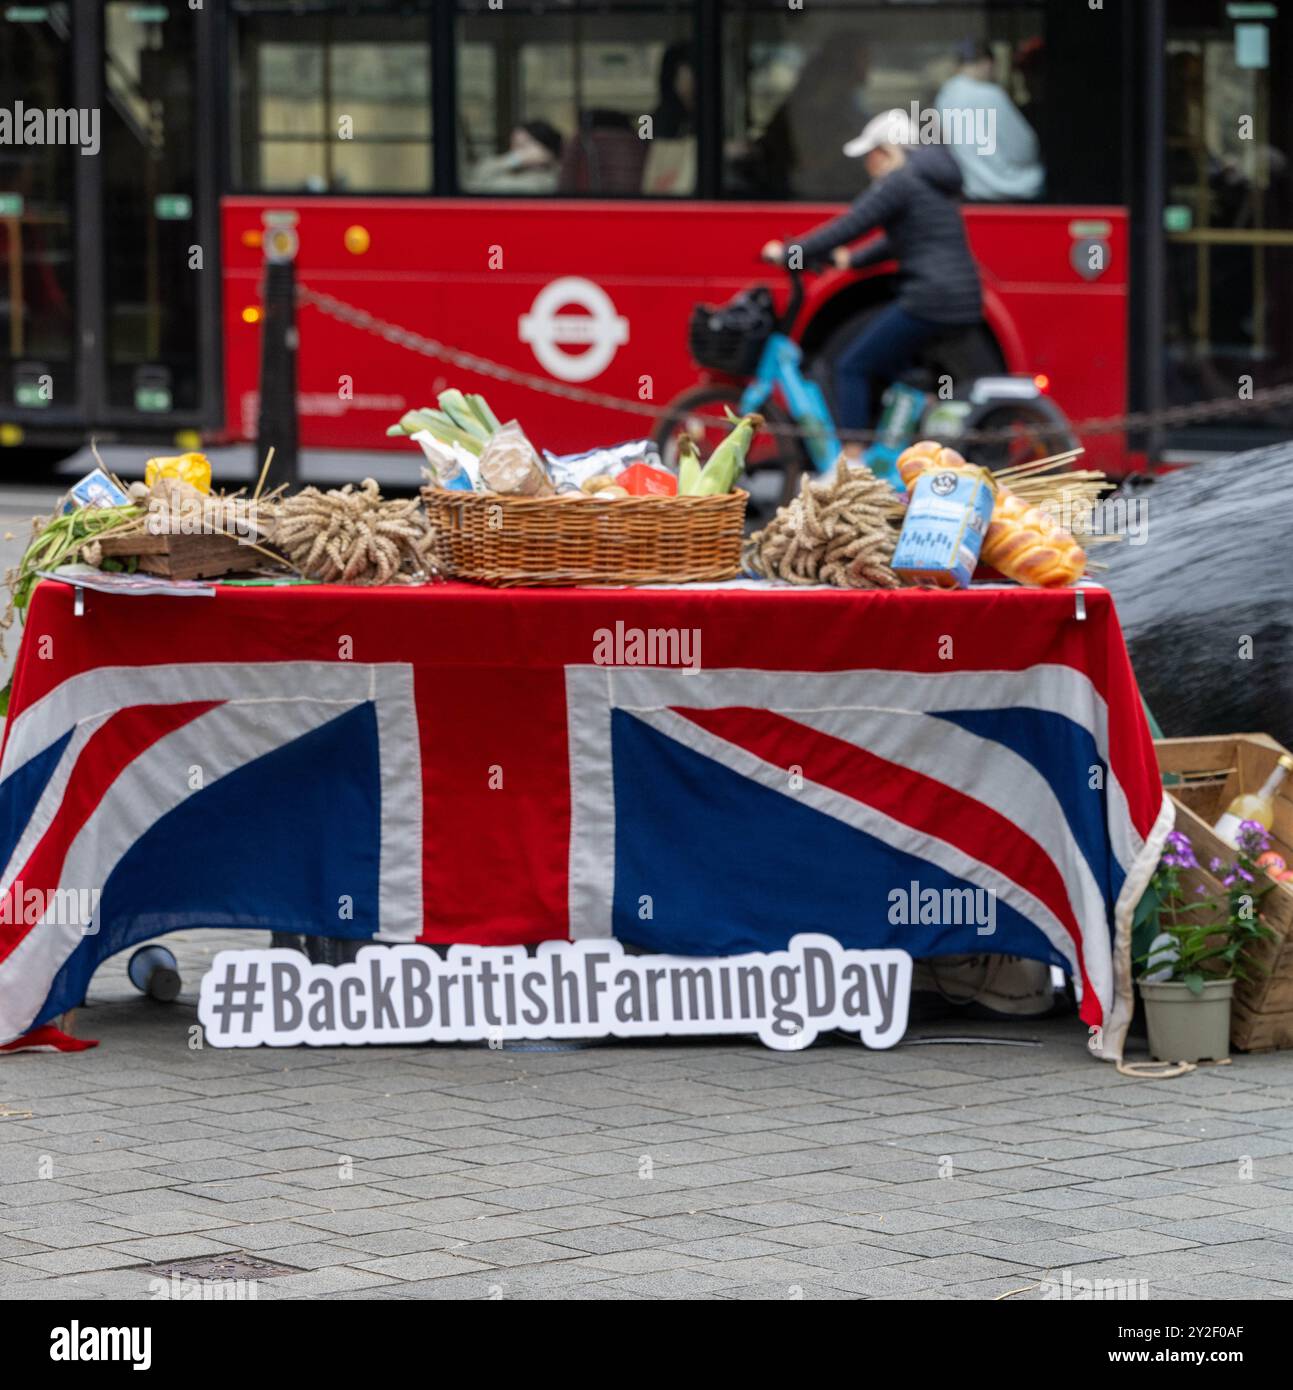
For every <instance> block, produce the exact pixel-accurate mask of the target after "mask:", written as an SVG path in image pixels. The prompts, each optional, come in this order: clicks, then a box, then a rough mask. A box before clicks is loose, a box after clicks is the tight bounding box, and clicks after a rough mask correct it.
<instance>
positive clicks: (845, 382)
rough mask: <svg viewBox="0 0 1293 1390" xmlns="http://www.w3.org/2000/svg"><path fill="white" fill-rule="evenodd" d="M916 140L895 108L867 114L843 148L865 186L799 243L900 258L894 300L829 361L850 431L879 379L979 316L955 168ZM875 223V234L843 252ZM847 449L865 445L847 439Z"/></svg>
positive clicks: (936, 148)
mask: <svg viewBox="0 0 1293 1390" xmlns="http://www.w3.org/2000/svg"><path fill="white" fill-rule="evenodd" d="M917 138H918V132H917V131H916V130H915V129H914V128H913V127H912V124H911V117H910V115H909V114H908V113H907V112H906V111H904V110H902V109H901V108H897V109H895V110H892V111H886V112H884V113H882V114H881V115H879V116H877V117H876V118H875V119H874V120H872V121H870V122H868V124H867V126H866V128H865V129H864V130H863V131H862V133H861V135H859V136H858V137H857V138H856V139H854V140H850V141H849V143H848V144H847V145H845V147H844V151H845V153H846V154H847V155H848V156H849V157H850V158H854V159H856V158H861V159H863V160H864V161H865V166H866V171H867V173H868V174H869V175H870V178H871V184H870V185H869V187H868V188H867V189H866V191H865V192H864V193H863V194H862V195H861V196H860V197H859V198H858V199H857V200H856V201H855V202H854V203H853V205H852V207H850V208H849V210H848V211H847V212H845V213H844V214H843V215H842V216H840V217H836V218H834V219H833V220H832V221H830V222H827V223H826V224H825V225H824V226H821V227H819V228H817V230H816V231H813V232H810V233H809V234H808V235H807V236H803V237H800V238H798V239H797V242H796V243H795V246H796V247H797V249H798V250H799V251H800V254H801V255H802V257H803V264H804V265H805V266H810V265H812V264H814V263H820V262H821V261H822V260H823V259H824V258H825V257H827V256H830V257H831V259H832V260H833V261H834V263H835V265H836V266H837V267H838V268H839V269H841V270H844V269H854V270H856V269H858V268H860V267H862V266H865V265H874V264H876V263H878V262H881V261H889V260H896V261H897V262H898V295H897V299H896V300H895V301H894V302H893V303H892V304H889V305H887V306H886V307H885V308H883V309H881V310H880V311H879V312H878V313H877V314H875V315H874V316H873V317H872V318H870V319H869V320H868V321H867V323H866V324H865V326H864V327H863V328H862V330H861V332H860V333H859V334H858V336H857V338H856V339H854V341H853V342H852V343H850V344H849V346H848V347H847V348H845V349H844V351H843V352H842V353H841V354H840V356H839V357H838V358H837V359H836V362H835V370H834V376H835V394H836V413H837V421H838V423H839V425H840V427H841V428H842V429H844V430H846V431H847V430H865V429H866V428H867V427H868V426H869V425H870V423H871V400H872V393H873V387H874V384H875V383H877V382H883V381H892V380H893V379H894V378H895V377H896V376H898V375H899V373H901V372H902V371H903V370H905V369H906V368H907V367H908V366H909V365H910V364H911V362H912V360H913V359H914V358H915V356H916V355H917V353H919V351H920V350H921V348H922V347H924V346H925V344H927V343H928V342H930V341H932V340H933V339H934V338H937V337H941V336H943V335H944V334H946V333H947V332H948V331H949V330H950V329H952V328H956V327H965V328H968V327H969V326H971V325H973V324H976V323H978V322H979V321H980V319H981V318H982V314H983V307H982V290H981V287H980V284H979V271H978V267H977V266H976V265H975V263H974V257H973V256H972V255H971V254H970V247H969V243H968V241H967V240H966V236H965V226H964V223H963V222H962V220H961V210H960V207H959V205H958V202H957V195H958V194H959V192H960V189H961V175H960V171H959V169H958V168H957V165H956V161H955V160H954V159H953V158H952V156H951V155H950V154H949V153H948V152H947V150H946V149H944V148H943V146H941V145H920V144H917V143H915V141H916V140H917ZM877 230H879V231H881V232H883V235H882V236H880V237H879V238H878V239H876V240H872V241H870V242H868V243H867V244H866V245H865V246H863V247H862V248H861V249H860V250H857V251H849V250H848V244H849V243H850V242H853V241H857V240H858V239H859V238H860V237H864V236H866V235H867V234H868V233H870V232H874V231H877ZM763 256H764V259H766V260H771V261H778V262H782V263H785V262H786V259H787V247H786V245H785V243H784V242H780V241H770V242H768V243H767V245H765V246H764V248H763ZM846 452H847V453H849V454H850V455H857V454H858V453H860V452H861V448H860V446H858V445H856V444H853V445H849V446H848V447H847V448H846Z"/></svg>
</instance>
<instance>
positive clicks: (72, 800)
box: [0, 700, 223, 961]
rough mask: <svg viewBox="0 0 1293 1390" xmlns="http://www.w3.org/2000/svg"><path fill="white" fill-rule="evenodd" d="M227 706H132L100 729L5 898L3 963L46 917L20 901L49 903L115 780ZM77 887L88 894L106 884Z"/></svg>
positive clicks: (0, 929)
mask: <svg viewBox="0 0 1293 1390" xmlns="http://www.w3.org/2000/svg"><path fill="white" fill-rule="evenodd" d="M222 703H223V701H220V700H199V701H192V702H190V703H187V704H175V705H132V706H131V707H130V708H129V709H123V710H118V711H117V713H116V714H114V715H112V717H111V718H109V719H108V720H106V721H105V722H104V724H103V725H102V726H101V727H100V728H98V729H96V730H95V732H94V733H93V734H92V735H91V736H90V738H89V739H88V740H87V741H86V744H85V747H84V748H83V749H82V750H81V756H80V757H79V758H78V759H77V760H76V766H75V767H74V768H73V769H72V775H71V777H70V778H69V780H68V784H67V789H66V791H65V792H64V794H63V799H62V802H61V803H60V804H59V808H58V810H57V811H56V812H55V813H54V819H53V821H52V822H51V823H50V826H49V829H48V830H46V832H45V834H44V835H42V836H41V839H40V843H39V844H38V845H37V846H36V848H35V849H34V850H33V851H32V854H31V857H30V858H29V859H28V860H27V862H26V863H25V864H24V865H23V866H22V868H21V869H20V870H19V871H18V874H17V876H16V877H15V879H14V882H13V883H12V884H10V885H9V887H8V889H7V890H6V891H5V893H4V894H3V895H0V912H3V914H4V916H5V917H7V918H8V920H7V921H0V961H4V960H6V959H7V958H8V956H9V955H10V953H11V952H12V951H13V950H14V949H15V948H16V947H17V945H18V943H19V942H20V941H22V940H23V939H24V938H25V937H26V936H27V934H28V933H29V932H30V931H31V930H32V928H33V927H34V926H35V925H36V923H37V922H38V921H39V920H40V917H41V915H42V913H35V914H34V920H27V919H28V918H29V917H30V916H32V914H29V913H26V912H24V910H23V903H22V901H21V900H20V899H21V898H25V897H26V896H27V894H28V893H30V892H32V891H35V892H38V893H39V894H40V895H41V901H43V902H48V901H49V899H48V894H49V892H50V891H51V890H53V889H55V888H57V887H58V886H59V879H60V878H61V876H62V872H63V861H64V859H65V857H66V855H67V851H68V849H69V848H70V847H71V844H72V841H73V840H75V838H76V836H77V834H78V833H79V832H80V830H81V828H82V827H83V826H84V825H85V823H86V821H87V820H89V818H90V816H91V815H92V814H93V813H94V811H95V809H96V807H97V806H98V805H99V803H100V802H101V801H102V800H103V797H104V796H105V795H106V793H107V791H108V789H109V788H110V787H111V786H112V784H113V782H115V781H116V780H117V778H118V777H119V776H120V775H121V774H122V772H124V771H125V769H126V768H127V767H128V766H129V765H130V764H131V763H132V762H133V761H134V760H135V759H136V758H138V757H139V755H140V754H141V753H143V752H144V751H145V750H146V749H148V748H151V747H152V745H153V744H155V743H157V742H158V741H159V740H160V739H163V738H165V737H166V735H167V734H169V733H173V732H174V731H175V730H176V729H179V728H182V727H183V726H184V725H185V724H190V723H192V721H193V720H194V719H197V718H198V717H199V716H200V715H203V714H205V713H206V712H207V711H208V710H210V709H215V708H216V706H217V705H220V704H222ZM180 775H182V770H180V769H177V771H176V776H180ZM20 884H21V894H20V893H19V891H18V886H19V885H20ZM75 886H76V887H78V888H84V889H86V890H89V889H92V888H101V887H102V886H103V885H102V884H93V883H86V884H78V885H75Z"/></svg>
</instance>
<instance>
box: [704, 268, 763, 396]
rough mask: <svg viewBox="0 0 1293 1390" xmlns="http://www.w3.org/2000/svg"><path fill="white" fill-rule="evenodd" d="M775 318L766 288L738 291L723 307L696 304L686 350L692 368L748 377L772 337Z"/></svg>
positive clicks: (759, 287)
mask: <svg viewBox="0 0 1293 1390" xmlns="http://www.w3.org/2000/svg"><path fill="white" fill-rule="evenodd" d="M776 323H777V315H776V311H775V310H774V309H773V307H772V291H771V290H769V289H768V287H767V286H766V285H757V286H756V287H755V288H754V289H752V290H742V291H741V293H740V294H738V295H736V296H735V298H733V299H729V300H728V302H727V303H726V304H722V305H719V306H717V307H716V306H715V305H712V304H697V305H696V307H695V308H694V309H693V310H692V311H691V325H690V328H689V329H688V333H687V346H688V348H689V349H690V351H691V355H692V357H693V358H694V359H695V361H696V364H697V365H698V366H701V367H709V368H710V369H711V370H713V371H716V372H726V373H728V374H729V375H731V376H749V375H750V374H751V373H752V372H753V371H754V369H755V368H756V367H757V366H758V365H759V354H760V353H761V352H762V351H763V346H764V344H765V343H766V342H767V341H768V339H769V338H770V337H771V336H772V331H773V329H774V328H775V327H776Z"/></svg>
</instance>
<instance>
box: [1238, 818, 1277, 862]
mask: <svg viewBox="0 0 1293 1390" xmlns="http://www.w3.org/2000/svg"><path fill="white" fill-rule="evenodd" d="M1235 839H1236V841H1237V843H1238V845H1239V850H1240V853H1241V854H1246V855H1248V856H1249V858H1255V857H1256V856H1257V855H1259V854H1264V853H1265V852H1266V851H1267V850H1268V849H1270V847H1271V832H1270V831H1269V830H1267V829H1266V827H1265V826H1264V825H1263V824H1262V823H1261V822H1260V821H1255V820H1245V821H1240V822H1239V833H1238V835H1236V837H1235Z"/></svg>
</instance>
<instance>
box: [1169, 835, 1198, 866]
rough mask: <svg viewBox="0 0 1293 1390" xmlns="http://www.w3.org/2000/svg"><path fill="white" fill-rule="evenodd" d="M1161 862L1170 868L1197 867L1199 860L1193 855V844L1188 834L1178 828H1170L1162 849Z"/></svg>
mask: <svg viewBox="0 0 1293 1390" xmlns="http://www.w3.org/2000/svg"><path fill="white" fill-rule="evenodd" d="M1163 863H1164V864H1166V865H1167V866H1168V868H1170V869H1197V868H1198V867H1199V861H1198V860H1197V859H1196V858H1195V857H1194V846H1193V845H1192V844H1191V843H1190V840H1189V836H1187V835H1186V834H1184V833H1183V832H1182V831H1180V830H1171V831H1169V832H1168V835H1167V842H1166V844H1165V846H1164V850H1163Z"/></svg>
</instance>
